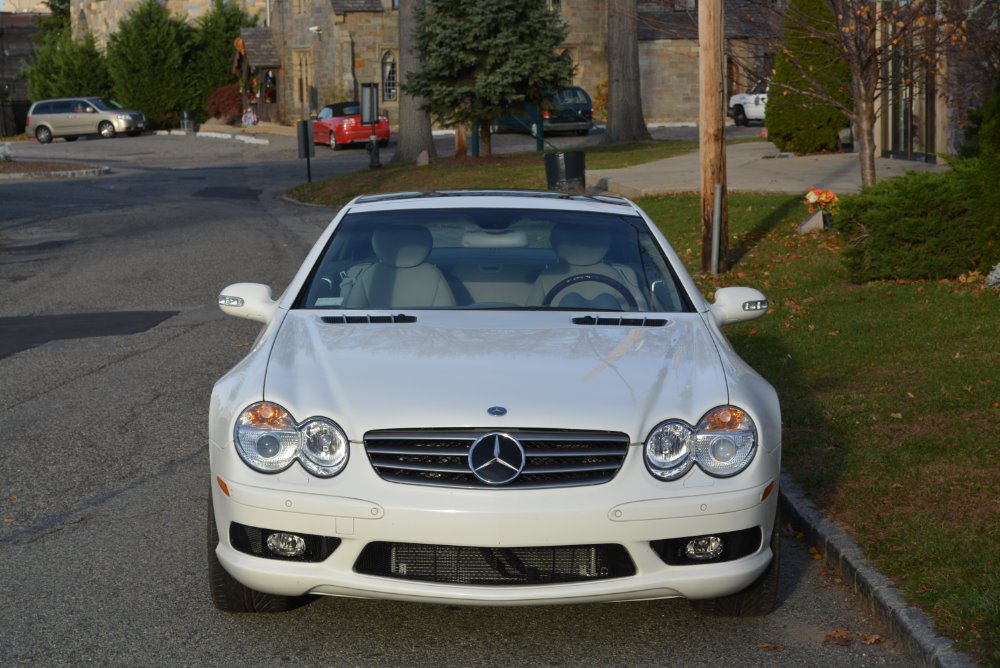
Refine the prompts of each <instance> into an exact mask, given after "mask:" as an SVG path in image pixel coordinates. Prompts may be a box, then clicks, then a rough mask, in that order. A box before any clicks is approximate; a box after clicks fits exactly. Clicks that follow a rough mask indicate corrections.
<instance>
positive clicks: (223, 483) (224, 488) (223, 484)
mask: <svg viewBox="0 0 1000 668" xmlns="http://www.w3.org/2000/svg"><path fill="white" fill-rule="evenodd" d="M215 481H216V482H217V483H219V489H221V490H222V493H223V494H225V495H226V496H229V485H227V484H226V481H225V480H223V479H222V478H220V477H216V478H215ZM772 484H773V483H772Z"/></svg>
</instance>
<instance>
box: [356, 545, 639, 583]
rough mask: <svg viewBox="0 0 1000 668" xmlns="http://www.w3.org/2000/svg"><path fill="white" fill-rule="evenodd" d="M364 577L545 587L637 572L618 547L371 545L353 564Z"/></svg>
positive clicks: (367, 546)
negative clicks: (546, 585)
mask: <svg viewBox="0 0 1000 668" xmlns="http://www.w3.org/2000/svg"><path fill="white" fill-rule="evenodd" d="M354 570H355V571H356V572H358V573H361V574H364V575H379V576H383V577H390V578H397V579H401V580H418V581H422V582H440V583H447V584H457V585H495V586H496V585H544V584H559V583H567V582H587V581H592V580H605V579H608V578H623V577H629V576H631V575H635V565H634V564H633V563H632V559H631V558H630V557H629V555H628V552H627V551H626V550H625V548H624V547H622V546H621V545H566V546H560V547H508V548H497V547H457V546H452V545H420V544H417V543H369V544H368V545H366V546H365V549H364V550H363V551H362V552H361V555H360V556H359V557H358V560H357V561H356V562H355V563H354Z"/></svg>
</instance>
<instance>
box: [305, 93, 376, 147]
mask: <svg viewBox="0 0 1000 668" xmlns="http://www.w3.org/2000/svg"><path fill="white" fill-rule="evenodd" d="M375 136H376V137H377V138H378V144H379V146H386V145H388V143H389V117H388V116H387V115H386V114H385V113H384V112H383V113H381V114H380V115H379V119H378V123H376V124H375ZM371 137H372V127H371V126H370V125H362V124H361V103H359V102H335V103H333V104H328V105H326V106H325V107H323V108H322V109H320V110H319V114H317V115H316V118H315V119H313V142H314V143H316V144H329V145H330V148H332V149H334V150H337V149H340V148H343V147H345V146H347V145H348V144H351V143H354V142H367V141H370V140H371Z"/></svg>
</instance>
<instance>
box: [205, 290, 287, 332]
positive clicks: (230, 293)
mask: <svg viewBox="0 0 1000 668" xmlns="http://www.w3.org/2000/svg"><path fill="white" fill-rule="evenodd" d="M219 308H221V309H222V312H223V313H225V314H226V315H234V316H236V317H237V318H246V319H247V320H256V321H258V322H263V323H267V322H270V321H271V318H273V317H274V314H275V313H276V312H277V311H278V302H276V301H274V300H273V299H271V288H270V287H268V286H266V285H261V284H260V283H233V284H232V285H230V286H228V287H227V288H226V289H225V290H223V291H222V293H221V294H220V295H219Z"/></svg>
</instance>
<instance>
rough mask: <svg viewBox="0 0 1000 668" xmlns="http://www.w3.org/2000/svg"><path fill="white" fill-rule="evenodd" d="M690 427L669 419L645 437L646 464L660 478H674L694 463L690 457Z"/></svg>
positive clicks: (686, 470)
mask: <svg viewBox="0 0 1000 668" xmlns="http://www.w3.org/2000/svg"><path fill="white" fill-rule="evenodd" d="M691 436H692V433H691V427H689V426H688V425H686V424H684V423H683V422H680V421H679V420H671V421H669V422H664V423H663V424H661V425H659V426H658V427H657V428H656V429H654V430H653V433H651V434H650V435H649V438H647V439H646V466H647V467H648V468H649V472H650V473H652V474H653V475H654V476H656V477H657V478H660V479H661V480H675V479H677V478H680V477H681V476H682V475H684V474H685V473H687V472H688V470H689V469H690V468H691V466H692V465H693V464H694V459H693V458H692V457H691V450H692V447H691V445H692V439H691Z"/></svg>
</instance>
